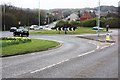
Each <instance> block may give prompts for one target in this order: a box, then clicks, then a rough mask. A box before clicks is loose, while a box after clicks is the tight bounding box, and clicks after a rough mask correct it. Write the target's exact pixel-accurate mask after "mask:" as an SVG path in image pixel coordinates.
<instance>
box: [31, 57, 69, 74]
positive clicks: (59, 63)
mask: <svg viewBox="0 0 120 80" xmlns="http://www.w3.org/2000/svg"><path fill="white" fill-rule="evenodd" d="M68 60H69V59H66V60H63V61H61V62H58V63H56V64H52V65H49V66H47V67H44V68H41V69H38V70H35V71H32V72H30V73H36V72H40V71H43V70H45V69H48V68H51V67H54V66H56V65H58V64H61V63H64V62H66V61H68Z"/></svg>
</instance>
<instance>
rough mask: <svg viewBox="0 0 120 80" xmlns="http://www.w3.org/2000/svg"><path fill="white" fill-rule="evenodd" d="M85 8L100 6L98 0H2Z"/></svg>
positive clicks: (112, 2) (106, 1)
mask: <svg viewBox="0 0 120 80" xmlns="http://www.w3.org/2000/svg"><path fill="white" fill-rule="evenodd" d="M39 1H40V8H41V9H53V8H84V7H96V6H98V0H0V3H1V4H4V3H7V4H12V5H14V6H17V7H22V8H31V9H33V8H39ZM100 1H101V5H109V6H116V7H117V6H118V2H119V0H100Z"/></svg>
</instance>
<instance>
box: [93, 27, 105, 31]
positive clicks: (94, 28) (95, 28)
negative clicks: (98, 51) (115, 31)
mask: <svg viewBox="0 0 120 80" xmlns="http://www.w3.org/2000/svg"><path fill="white" fill-rule="evenodd" d="M92 29H93V30H98V29H99V30H103V28H101V27H93V28H92Z"/></svg>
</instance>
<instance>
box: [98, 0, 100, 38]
mask: <svg viewBox="0 0 120 80" xmlns="http://www.w3.org/2000/svg"><path fill="white" fill-rule="evenodd" d="M99 28H100V0H99V7H98V37H99V35H100V32H99Z"/></svg>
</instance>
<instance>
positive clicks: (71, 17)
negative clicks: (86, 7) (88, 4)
mask: <svg viewBox="0 0 120 80" xmlns="http://www.w3.org/2000/svg"><path fill="white" fill-rule="evenodd" d="M69 19H70V20H73V21H76V20H79V16H78V15H77V14H76V13H72V14H71V15H70V16H69Z"/></svg>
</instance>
